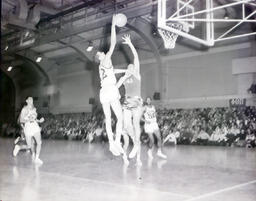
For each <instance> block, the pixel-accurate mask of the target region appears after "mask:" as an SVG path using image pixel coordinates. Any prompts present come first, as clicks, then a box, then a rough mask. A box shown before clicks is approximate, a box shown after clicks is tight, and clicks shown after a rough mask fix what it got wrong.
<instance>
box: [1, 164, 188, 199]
mask: <svg viewBox="0 0 256 201" xmlns="http://www.w3.org/2000/svg"><path fill="white" fill-rule="evenodd" d="M39 167H40V166H39ZM18 169H23V170H33V168H29V167H28V168H23V167H18ZM10 170H11V169H10ZM5 171H6V170H5ZM0 172H1V171H0ZM39 172H41V173H43V174H50V175H54V176H57V177H66V178H69V179H78V180H82V181H88V182H94V183H100V184H104V185H109V186H117V187H122V188H130V189H135V190H139V191H151V192H155V193H163V194H169V195H172V196H176V197H183V198H191V197H192V196H190V195H183V194H179V193H173V192H170V191H160V190H157V189H153V188H141V187H137V186H133V185H125V184H120V183H112V182H107V181H100V180H94V179H89V178H81V177H76V176H70V175H63V174H60V173H54V172H47V171H39ZM39 174H40V173H39Z"/></svg>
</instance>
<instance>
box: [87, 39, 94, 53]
mask: <svg viewBox="0 0 256 201" xmlns="http://www.w3.org/2000/svg"><path fill="white" fill-rule="evenodd" d="M92 49H93V43H92V41H90V42H89V45H88V47H87V49H86V51H87V52H90V51H92Z"/></svg>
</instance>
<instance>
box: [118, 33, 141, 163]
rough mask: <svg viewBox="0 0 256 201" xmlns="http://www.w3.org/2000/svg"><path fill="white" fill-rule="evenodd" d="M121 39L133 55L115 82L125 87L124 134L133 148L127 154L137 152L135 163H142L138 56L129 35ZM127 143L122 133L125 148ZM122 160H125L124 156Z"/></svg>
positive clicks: (132, 154)
mask: <svg viewBox="0 0 256 201" xmlns="http://www.w3.org/2000/svg"><path fill="white" fill-rule="evenodd" d="M123 40H124V42H123V44H127V45H128V46H129V47H130V49H131V50H132V53H133V56H134V62H133V64H129V65H128V67H127V70H126V72H125V75H124V76H123V77H121V78H120V79H119V81H118V83H117V86H118V88H119V87H120V86H121V85H122V84H123V85H124V87H125V101H124V105H123V115H124V134H125V133H127V134H128V135H129V136H130V137H131V138H132V141H133V149H132V151H131V153H130V154H129V158H133V157H134V156H135V155H136V154H137V165H142V163H141V160H140V134H141V130H140V119H141V115H142V105H143V100H142V98H141V76H140V63H139V56H138V53H137V51H136V49H135V48H134V46H133V44H132V42H131V39H130V35H125V36H124V37H123ZM127 139H128V140H127ZM128 144H129V138H127V137H125V135H124V149H125V150H126V149H127V147H128ZM124 157H125V155H124ZM124 161H126V159H125V158H124Z"/></svg>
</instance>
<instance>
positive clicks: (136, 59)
mask: <svg viewBox="0 0 256 201" xmlns="http://www.w3.org/2000/svg"><path fill="white" fill-rule="evenodd" d="M122 39H123V40H124V41H123V44H127V45H128V46H129V47H130V49H131V50H132V54H133V57H134V61H133V64H134V66H135V76H136V77H137V78H139V79H140V62H139V55H138V53H137V50H136V49H135V47H134V45H133V44H132V42H131V36H130V35H128V34H127V35H124V36H123V38H122Z"/></svg>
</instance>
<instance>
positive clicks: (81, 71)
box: [51, 43, 251, 113]
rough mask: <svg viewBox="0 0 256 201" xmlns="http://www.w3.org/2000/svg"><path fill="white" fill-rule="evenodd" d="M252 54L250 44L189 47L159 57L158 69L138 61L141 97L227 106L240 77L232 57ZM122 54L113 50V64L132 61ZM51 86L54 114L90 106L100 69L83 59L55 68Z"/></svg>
mask: <svg viewBox="0 0 256 201" xmlns="http://www.w3.org/2000/svg"><path fill="white" fill-rule="evenodd" d="M250 54H251V52H250V43H242V44H237V45H231V46H226V47H224V48H223V47H216V48H210V49H209V50H206V51H193V50H191V51H190V52H186V53H182V54H176V55H172V56H168V57H162V62H163V63H162V70H161V71H159V65H158V63H156V59H155V58H154V57H151V58H150V59H146V60H141V76H142V97H143V98H145V97H147V96H150V97H153V94H154V93H155V92H160V93H161V100H160V101H156V102H155V104H159V105H161V106H167V107H173V108H192V107H216V106H219V107H221V106H228V100H229V99H230V98H233V97H237V95H238V83H239V79H238V77H237V75H235V74H233V73H232V61H233V60H234V59H238V58H246V57H248V56H250ZM122 55H123V53H122V52H121V53H120V55H118V54H117V53H115V57H114V59H113V63H114V65H115V68H125V67H126V66H127V64H128V63H129V62H130V58H125V57H124V56H122ZM139 55H141V53H140V52H139ZM94 68H96V69H97V67H94ZM161 84H162V86H161ZM55 85H56V87H57V89H58V90H57V91H58V93H57V94H55V95H54V99H55V101H54V104H53V105H52V107H51V112H53V113H66V112H83V111H91V105H90V104H89V99H90V98H95V97H96V99H98V94H99V80H98V74H97V72H95V70H88V66H86V64H84V63H83V62H80V63H73V64H67V65H63V66H61V67H59V69H58V73H57V77H56V83H55Z"/></svg>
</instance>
